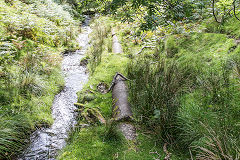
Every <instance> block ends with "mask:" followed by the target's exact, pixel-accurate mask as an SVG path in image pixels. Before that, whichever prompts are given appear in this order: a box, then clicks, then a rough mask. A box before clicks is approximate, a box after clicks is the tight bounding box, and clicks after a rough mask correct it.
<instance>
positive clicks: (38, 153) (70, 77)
mask: <svg viewBox="0 0 240 160" xmlns="http://www.w3.org/2000/svg"><path fill="white" fill-rule="evenodd" d="M89 21H90V18H89V17H87V18H86V20H85V24H84V25H83V26H82V33H81V34H80V35H79V37H78V39H77V40H78V42H79V44H80V46H81V47H82V49H81V50H77V51H76V52H72V53H68V54H65V55H64V58H63V62H62V72H63V74H64V76H65V87H64V89H63V90H62V91H61V92H60V93H59V94H58V95H56V96H55V99H54V102H53V105H52V116H53V119H54V123H53V125H52V126H51V127H50V128H40V129H38V130H36V131H35V132H34V133H33V134H32V135H31V138H30V141H31V142H30V145H29V147H28V148H27V149H26V150H25V151H24V153H23V156H21V158H19V160H54V159H55V157H56V156H57V152H58V151H59V150H61V149H62V148H63V147H64V146H65V145H66V138H67V137H68V132H69V131H70V130H71V128H72V127H74V126H75V125H76V123H77V121H76V117H77V113H76V112H74V111H75V110H76V107H75V106H74V105H73V104H74V103H75V102H77V95H76V93H77V91H79V90H81V89H82V87H83V85H84V84H85V83H86V82H87V80H88V75H87V74H86V68H85V67H82V66H80V65H79V64H80V60H81V59H82V58H83V57H84V54H85V52H86V50H87V47H88V41H89V39H88V35H89V33H90V32H91V28H90V27H89V26H88V24H89Z"/></svg>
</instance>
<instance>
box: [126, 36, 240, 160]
mask: <svg viewBox="0 0 240 160" xmlns="http://www.w3.org/2000/svg"><path fill="white" fill-rule="evenodd" d="M172 40H173V37H171V38H170V39H169V40H166V42H165V43H167V44H165V46H164V47H165V48H164V49H163V51H162V52H160V53H159V57H160V58H159V59H158V58H156V57H155V55H151V54H148V53H145V54H143V55H141V56H139V57H136V58H135V59H133V60H132V61H131V63H129V65H128V78H130V79H131V82H130V87H129V88H130V100H131V103H132V105H133V109H134V111H135V113H136V116H137V120H138V121H139V122H140V123H142V124H145V125H146V126H147V127H148V128H149V129H151V130H153V131H154V132H155V133H156V135H158V136H159V138H160V139H162V140H163V141H165V142H167V143H169V144H172V146H174V147H176V148H178V149H181V150H185V151H188V150H189V149H190V150H192V151H193V152H192V153H194V155H195V156H196V158H197V159H238V158H239V146H240V137H239V133H240V128H239V121H240V119H239V117H240V107H239V106H240V92H239V88H240V86H239V72H238V66H239V62H240V61H239V51H240V50H239V47H234V48H235V49H234V50H232V47H233V46H234V43H232V40H230V39H227V38H226V37H225V36H224V35H219V34H192V35H190V36H187V37H185V38H183V37H182V38H181V39H178V41H175V44H174V48H177V50H176V49H174V54H172V52H170V50H172V48H173V45H169V43H170V42H169V41H172ZM202 40H207V42H204V43H203V41H202ZM169 46H170V49H169ZM169 53H171V55H169ZM155 54H156V53H155Z"/></svg>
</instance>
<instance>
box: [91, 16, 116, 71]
mask: <svg viewBox="0 0 240 160" xmlns="http://www.w3.org/2000/svg"><path fill="white" fill-rule="evenodd" d="M103 21H104V19H99V20H95V21H94V24H93V26H92V28H93V33H92V39H91V41H92V42H91V44H92V46H91V47H90V49H89V50H88V55H89V58H90V60H89V69H90V72H91V73H93V72H94V71H95V69H96V67H97V66H98V65H99V64H100V63H101V61H102V53H103V51H104V50H105V49H104V48H103V46H104V43H105V41H106V40H105V39H106V38H107V37H108V36H109V33H110V31H111V25H110V24H108V23H107V24H106V25H103ZM107 42H108V43H109V41H107Z"/></svg>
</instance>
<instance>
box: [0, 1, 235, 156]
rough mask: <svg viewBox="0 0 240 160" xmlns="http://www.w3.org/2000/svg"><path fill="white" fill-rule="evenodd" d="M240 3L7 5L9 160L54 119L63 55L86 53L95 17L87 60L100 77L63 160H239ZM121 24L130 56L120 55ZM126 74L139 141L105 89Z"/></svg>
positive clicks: (3, 144) (4, 128) (1, 50)
mask: <svg viewBox="0 0 240 160" xmlns="http://www.w3.org/2000/svg"><path fill="white" fill-rule="evenodd" d="M239 4H240V1H239V0H211V1H210V0H202V1H196V0H192V1H186V0H167V1H161V0H144V1H143V0H112V1H111V0H103V1H98V0H97V1H93V0H65V1H63V0H55V1H52V0H40V1H37V0H5V1H4V0H0V37H1V39H0V64H1V67H0V77H1V80H0V85H1V89H0V99H1V102H0V105H1V108H0V116H1V117H0V159H3V158H5V159H10V158H12V157H13V156H14V155H16V154H17V153H18V152H19V151H20V150H21V148H22V147H23V146H24V145H25V144H26V139H27V138H28V137H29V134H30V133H31V131H33V130H34V128H35V127H36V126H39V127H40V126H43V125H50V124H51V123H52V121H53V120H52V118H51V109H50V107H51V104H52V101H53V98H54V95H55V94H56V93H58V92H59V91H60V90H61V88H62V87H63V85H64V82H63V78H62V76H61V74H60V63H61V59H62V57H61V55H60V52H63V51H64V49H74V48H78V45H77V44H76V42H75V39H76V37H77V33H78V30H79V28H78V27H79V26H78V24H79V22H78V20H83V16H82V15H81V14H83V13H89V14H94V13H95V12H96V13H98V14H99V15H98V16H96V17H98V18H95V19H94V20H93V23H92V24H91V27H92V29H93V32H92V34H91V42H90V43H91V47H90V48H89V49H88V52H87V55H86V57H85V58H84V63H85V62H86V61H88V65H87V68H88V71H89V74H90V78H89V81H88V83H87V84H86V85H85V86H84V89H83V90H82V91H80V92H79V93H78V103H76V104H75V105H76V106H78V107H79V108H78V112H79V116H78V124H77V126H76V127H75V128H74V129H73V131H72V133H71V135H70V137H69V139H68V145H67V146H66V147H65V148H64V149H63V151H62V152H61V153H60V155H59V156H58V159H83V160H85V159H96V160H98V159H103V160H105V159H129V160H134V159H136V160H138V159H143V160H145V159H164V158H165V156H166V155H168V156H171V159H212V160H215V159H219V160H220V159H227V160H232V159H239V157H240V147H239V146H240V137H239V133H240V127H239V125H240V118H239V117H240V85H239V82H240V79H239V78H240V46H239V43H240V40H239V38H240V29H239V25H240V18H239V17H240V10H239V6H240V5H239ZM103 15H104V16H103ZM112 28H114V29H115V31H116V32H117V36H118V38H119V41H120V42H121V44H122V46H123V50H124V53H123V54H114V53H112V35H111V29H112ZM116 72H120V73H122V74H123V75H125V76H126V77H127V78H129V79H130V80H129V81H128V82H127V83H128V86H129V101H130V103H131V106H132V110H133V113H134V123H135V126H136V128H137V133H138V136H137V142H131V141H127V140H125V139H124V138H123V136H122V135H121V133H119V132H118V131H117V129H116V127H115V123H114V122H112V119H111V116H112V115H111V114H112V97H111V93H105V94H103V93H100V91H99V89H98V87H99V86H100V85H102V86H101V87H105V90H107V89H108V87H109V85H110V84H111V81H112V78H113V76H114V75H115V73H116ZM105 122H106V123H105ZM166 150H167V151H166ZM167 152H169V153H170V154H167ZM165 159H167V158H165Z"/></svg>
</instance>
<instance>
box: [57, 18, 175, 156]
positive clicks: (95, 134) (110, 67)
mask: <svg viewBox="0 0 240 160" xmlns="http://www.w3.org/2000/svg"><path fill="white" fill-rule="evenodd" d="M101 20H104V21H105V20H106V18H99V19H98V20H97V21H98V22H96V23H99V22H101ZM105 22H106V21H105ZM93 23H95V22H93ZM108 23H112V21H109V22H108ZM101 24H103V23H101ZM105 25H106V26H105ZM105 25H103V27H102V29H104V26H105V27H107V26H108V25H109V24H105ZM92 26H95V25H92ZM98 29H99V28H95V27H93V33H95V32H94V31H96V30H98ZM109 31H110V30H109ZM93 35H94V37H92V38H94V40H96V41H98V40H97V39H96V37H97V35H96V34H93ZM111 41H112V39H111V33H110V32H108V33H107V38H105V39H104V42H103V43H102V44H103V46H101V47H102V48H103V52H102V54H101V61H100V62H99V64H98V65H97V66H96V67H95V69H94V71H93V72H91V73H90V77H89V81H88V83H87V84H86V85H85V87H84V89H83V91H86V90H91V92H93V93H94V96H95V99H94V100H92V101H90V102H87V103H85V104H84V105H85V106H86V107H87V108H92V109H98V110H99V111H100V112H101V114H102V115H103V116H104V118H105V119H106V121H107V123H106V124H100V123H98V122H95V123H89V122H88V121H86V120H84V119H83V118H82V117H81V116H79V121H78V125H77V126H76V128H75V129H74V130H73V132H72V133H71V135H70V138H69V140H68V144H67V146H66V147H65V148H64V150H63V151H62V152H61V153H60V154H59V156H58V159H61V160H64V159H69V160H71V159H83V160H87V159H89V160H90V159H96V160H101V159H102V160H105V159H129V160H139V159H142V160H145V159H154V158H161V159H163V158H164V157H165V153H163V144H162V142H161V141H159V139H158V138H157V136H156V134H155V133H153V132H149V131H147V130H146V129H144V128H141V126H139V125H138V124H137V123H136V126H137V128H138V130H137V132H138V139H137V150H136V148H135V144H134V143H133V142H131V141H127V140H125V139H124V138H123V136H122V135H121V133H119V132H118V131H117V130H116V129H115V127H114V125H113V124H111V123H110V121H111V113H112V97H111V93H107V94H101V93H99V92H98V91H97V85H98V84H99V83H100V82H102V83H105V84H107V85H108V86H109V85H110V84H111V82H112V78H113V76H114V75H115V73H116V72H120V73H122V74H123V75H126V74H127V70H126V69H127V68H126V67H127V64H128V63H129V60H130V59H129V58H127V57H128V54H113V53H111V52H109V44H110V42H111ZM93 43H94V42H93ZM90 51H93V50H92V49H90ZM88 54H91V53H88ZM89 57H91V56H89ZM89 61H91V59H90V60H89ZM88 67H91V65H88ZM90 71H92V70H90ZM80 93H83V92H82V91H81V92H79V94H80ZM79 96H81V95H79ZM80 114H81V113H80ZM84 124H88V125H90V126H88V127H82V126H84ZM140 128H141V129H140ZM172 158H173V159H179V158H177V156H174V155H173V156H172Z"/></svg>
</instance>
